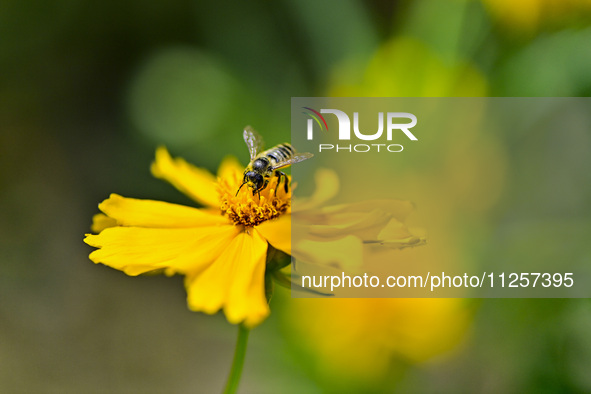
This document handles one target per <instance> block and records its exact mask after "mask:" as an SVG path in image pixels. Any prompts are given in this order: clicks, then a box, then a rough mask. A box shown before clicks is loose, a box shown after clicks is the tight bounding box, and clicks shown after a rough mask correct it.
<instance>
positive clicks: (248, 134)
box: [242, 126, 263, 161]
mask: <svg viewBox="0 0 591 394" xmlns="http://www.w3.org/2000/svg"><path fill="white" fill-rule="evenodd" d="M242 135H243V137H244V142H246V146H248V152H249V153H250V160H251V161H252V160H254V158H255V157H257V155H258V154H259V152H260V151H261V148H262V147H263V137H261V135H260V134H259V133H257V132H256V131H255V129H253V128H252V127H250V126H246V127H245V128H244V133H243V134H242Z"/></svg>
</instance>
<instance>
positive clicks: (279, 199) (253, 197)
mask: <svg viewBox="0 0 591 394" xmlns="http://www.w3.org/2000/svg"><path fill="white" fill-rule="evenodd" d="M278 180H279V179H278V178H277V177H273V178H272V179H271V180H270V181H269V184H268V185H267V187H266V188H264V189H263V190H261V192H260V197H259V195H258V193H254V194H253V190H252V189H251V188H249V187H246V186H245V187H243V188H242V189H240V192H238V195H236V191H237V190H238V188H239V187H240V183H241V182H239V181H238V180H236V181H235V180H234V179H232V180H230V179H221V178H220V179H218V183H217V185H218V192H219V195H220V209H221V211H222V215H226V216H228V218H229V219H230V220H231V221H232V222H234V224H236V225H243V226H246V227H253V226H258V225H259V224H261V223H263V222H265V221H267V220H271V219H275V218H278V217H279V216H281V215H283V214H284V213H286V212H287V211H288V210H289V208H290V205H291V190H290V189H288V191H287V193H286V192H285V188H284V183H283V182H285V181H282V182H281V183H280V184H278Z"/></svg>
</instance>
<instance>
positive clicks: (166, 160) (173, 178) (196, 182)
mask: <svg viewBox="0 0 591 394" xmlns="http://www.w3.org/2000/svg"><path fill="white" fill-rule="evenodd" d="M151 170H152V175H154V176H155V177H156V178H160V179H164V180H166V181H168V182H170V183H171V184H172V185H173V186H174V187H176V188H177V189H178V190H180V191H181V192H183V193H185V194H186V195H187V196H189V197H191V198H192V199H193V200H195V201H197V202H199V203H201V204H204V205H207V206H210V207H215V208H218V207H219V196H218V192H217V189H216V185H215V177H214V176H213V175H212V174H211V173H210V172H209V171H207V170H205V169H203V168H198V167H195V166H194V165H192V164H189V163H187V162H186V161H185V160H183V159H181V158H176V159H173V158H172V157H170V154H169V153H168V151H167V150H166V148H164V147H159V148H158V149H157V150H156V160H155V161H154V163H152V167H151Z"/></svg>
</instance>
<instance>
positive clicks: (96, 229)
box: [90, 213, 117, 234]
mask: <svg viewBox="0 0 591 394" xmlns="http://www.w3.org/2000/svg"><path fill="white" fill-rule="evenodd" d="M116 225H117V221H116V220H115V219H113V218H110V217H108V216H107V215H105V214H104V213H97V214H96V215H94V216H93V217H92V226H90V230H91V231H92V232H93V233H96V234H98V233H100V232H101V231H103V230H104V229H106V228H109V227H115V226H116Z"/></svg>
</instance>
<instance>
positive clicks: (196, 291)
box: [185, 229, 269, 328]
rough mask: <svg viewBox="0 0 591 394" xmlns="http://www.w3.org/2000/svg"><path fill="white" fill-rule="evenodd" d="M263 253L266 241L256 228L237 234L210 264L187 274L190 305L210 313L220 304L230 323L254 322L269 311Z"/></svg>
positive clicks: (264, 252)
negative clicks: (195, 272)
mask: <svg viewBox="0 0 591 394" xmlns="http://www.w3.org/2000/svg"><path fill="white" fill-rule="evenodd" d="M266 254H267V242H266V241H265V240H264V239H263V238H262V237H261V236H260V234H258V232H257V231H255V230H253V229H251V230H250V233H247V232H246V231H244V232H241V233H240V234H238V235H237V236H236V237H235V238H234V239H233V240H232V242H231V243H230V244H229V245H228V246H227V248H226V249H225V250H224V252H223V253H222V254H221V255H220V256H219V258H218V259H217V260H216V261H214V262H213V263H212V264H211V265H210V266H209V268H207V269H206V270H205V271H203V272H202V273H200V274H197V275H188V276H187V277H186V280H185V286H186V288H187V302H188V304H189V308H190V309H192V310H194V311H202V312H205V313H209V314H213V313H216V312H217V311H219V310H220V309H222V308H223V309H224V312H225V314H226V317H227V319H228V321H229V322H230V323H232V324H238V323H244V324H245V325H246V326H247V327H249V328H252V327H254V326H256V325H257V324H258V323H260V322H261V321H263V320H264V319H265V318H266V317H267V315H268V314H269V306H268V304H267V300H266V298H265V285H264V282H265V257H266Z"/></svg>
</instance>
